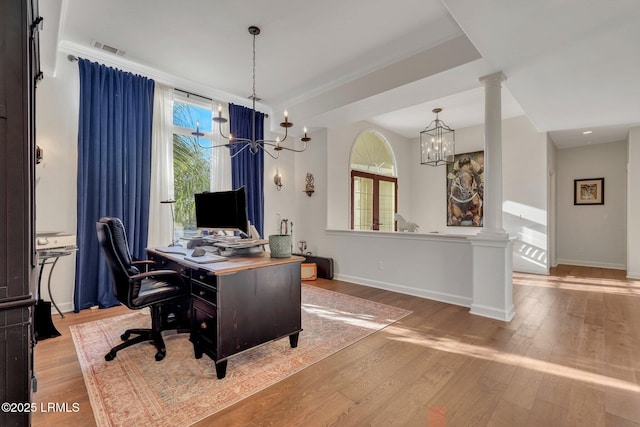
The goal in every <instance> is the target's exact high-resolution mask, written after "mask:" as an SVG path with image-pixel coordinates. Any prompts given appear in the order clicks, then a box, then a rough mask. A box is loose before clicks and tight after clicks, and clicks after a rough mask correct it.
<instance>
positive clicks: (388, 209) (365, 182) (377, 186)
mask: <svg viewBox="0 0 640 427" xmlns="http://www.w3.org/2000/svg"><path fill="white" fill-rule="evenodd" d="M397 203H398V179H397V178H395V177H391V176H384V175H376V174H372V173H367V172H362V171H358V170H352V171H351V229H352V230H382V231H395V230H396V225H395V221H394V219H393V214H395V213H396V206H397Z"/></svg>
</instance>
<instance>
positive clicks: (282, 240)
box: [269, 234, 291, 258]
mask: <svg viewBox="0 0 640 427" xmlns="http://www.w3.org/2000/svg"><path fill="white" fill-rule="evenodd" d="M269 249H270V250H271V258H289V257H290V256H291V235H290V234H272V235H271V236H269Z"/></svg>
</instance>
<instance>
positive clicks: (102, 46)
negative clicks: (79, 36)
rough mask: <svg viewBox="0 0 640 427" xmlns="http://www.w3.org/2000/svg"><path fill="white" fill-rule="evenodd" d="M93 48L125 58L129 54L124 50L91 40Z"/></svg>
mask: <svg viewBox="0 0 640 427" xmlns="http://www.w3.org/2000/svg"><path fill="white" fill-rule="evenodd" d="M91 46H93V47H95V48H96V49H100V50H104V51H105V52H109V53H112V54H114V55H118V56H124V55H125V54H126V53H127V52H125V51H124V50H121V49H118V48H116V47H113V46H109V45H108V44H104V43H100V42H99V41H95V40H91Z"/></svg>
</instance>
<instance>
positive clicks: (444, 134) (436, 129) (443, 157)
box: [420, 108, 456, 166]
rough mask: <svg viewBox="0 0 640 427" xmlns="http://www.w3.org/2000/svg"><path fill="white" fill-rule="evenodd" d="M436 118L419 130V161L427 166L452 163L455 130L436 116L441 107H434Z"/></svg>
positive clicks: (454, 148)
mask: <svg viewBox="0 0 640 427" xmlns="http://www.w3.org/2000/svg"><path fill="white" fill-rule="evenodd" d="M432 111H433V112H434V113H436V119H435V120H434V121H432V122H431V123H430V124H429V126H427V127H426V128H425V129H424V130H423V131H422V132H420V163H421V164H423V165H429V166H439V165H446V164H448V163H453V156H454V154H455V150H456V147H455V141H456V139H455V131H454V130H453V129H451V128H450V127H449V126H447V125H446V124H445V122H443V121H442V120H440V119H439V118H438V113H440V112H441V111H442V108H434V109H433V110H432Z"/></svg>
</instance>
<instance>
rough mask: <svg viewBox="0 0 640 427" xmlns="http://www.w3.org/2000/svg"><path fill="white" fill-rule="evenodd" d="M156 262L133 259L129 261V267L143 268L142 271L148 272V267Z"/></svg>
mask: <svg viewBox="0 0 640 427" xmlns="http://www.w3.org/2000/svg"><path fill="white" fill-rule="evenodd" d="M155 264H156V262H155V261H153V260H150V259H135V260H133V261H131V265H133V266H135V267H138V268H139V267H140V266H144V270H145V271H148V270H149V266H151V265H155Z"/></svg>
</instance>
